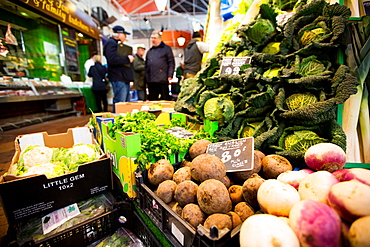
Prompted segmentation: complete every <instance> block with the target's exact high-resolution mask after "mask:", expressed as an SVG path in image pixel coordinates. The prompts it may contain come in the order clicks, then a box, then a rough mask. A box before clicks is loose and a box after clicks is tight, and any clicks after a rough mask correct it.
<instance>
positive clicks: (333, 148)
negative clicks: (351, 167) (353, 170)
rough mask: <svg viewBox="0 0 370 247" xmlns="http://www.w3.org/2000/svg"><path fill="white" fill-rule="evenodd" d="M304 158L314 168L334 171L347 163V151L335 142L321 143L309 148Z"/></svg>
mask: <svg viewBox="0 0 370 247" xmlns="http://www.w3.org/2000/svg"><path fill="white" fill-rule="evenodd" d="M304 160H305V162H306V164H307V166H308V167H310V168H311V169H312V170H315V171H328V172H334V171H336V170H339V169H342V168H343V167H344V165H345V164H346V153H345V152H344V150H343V149H342V148H341V147H339V146H338V145H336V144H334V143H319V144H316V145H313V146H311V147H309V148H308V149H307V151H306V152H305V155H304Z"/></svg>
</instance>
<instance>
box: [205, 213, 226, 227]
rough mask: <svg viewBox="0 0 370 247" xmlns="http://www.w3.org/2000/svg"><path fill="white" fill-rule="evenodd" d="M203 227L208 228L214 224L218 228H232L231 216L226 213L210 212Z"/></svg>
mask: <svg viewBox="0 0 370 247" xmlns="http://www.w3.org/2000/svg"><path fill="white" fill-rule="evenodd" d="M203 226H204V228H206V229H208V230H210V229H211V227H213V226H216V227H217V229H218V230H222V229H224V228H228V229H229V230H232V229H233V222H232V221H231V217H230V215H228V214H220V213H215V214H211V215H210V216H208V217H207V218H206V220H205V221H204V224H203Z"/></svg>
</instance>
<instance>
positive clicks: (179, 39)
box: [177, 34, 186, 46]
mask: <svg viewBox="0 0 370 247" xmlns="http://www.w3.org/2000/svg"><path fill="white" fill-rule="evenodd" d="M185 41H186V39H185V37H184V36H182V34H180V36H179V37H178V38H177V43H178V44H179V46H183V45H184V44H185Z"/></svg>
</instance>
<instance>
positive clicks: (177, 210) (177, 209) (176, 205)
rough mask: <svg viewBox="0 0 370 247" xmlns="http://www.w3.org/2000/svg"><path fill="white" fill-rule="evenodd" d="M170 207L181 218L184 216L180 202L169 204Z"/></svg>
mask: <svg viewBox="0 0 370 247" xmlns="http://www.w3.org/2000/svg"><path fill="white" fill-rule="evenodd" d="M168 206H169V207H170V208H171V209H172V210H173V211H174V212H175V213H177V214H178V215H180V216H181V214H182V207H181V206H180V205H179V203H178V202H176V201H172V202H170V203H169V204H168Z"/></svg>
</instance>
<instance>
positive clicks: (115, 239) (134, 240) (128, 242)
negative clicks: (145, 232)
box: [88, 227, 145, 247]
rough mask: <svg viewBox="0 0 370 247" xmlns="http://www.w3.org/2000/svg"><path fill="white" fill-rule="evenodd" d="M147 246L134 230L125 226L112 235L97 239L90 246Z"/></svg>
mask: <svg viewBox="0 0 370 247" xmlns="http://www.w3.org/2000/svg"><path fill="white" fill-rule="evenodd" d="M122 246H126V247H145V245H144V243H143V242H142V241H141V240H140V238H138V237H137V236H136V235H135V234H134V233H133V232H131V231H130V230H129V229H126V228H124V227H120V228H118V230H117V231H116V232H115V233H113V234H112V235H110V236H108V237H106V238H104V239H102V240H100V241H97V242H95V243H93V244H91V245H89V246H88V247H122Z"/></svg>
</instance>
